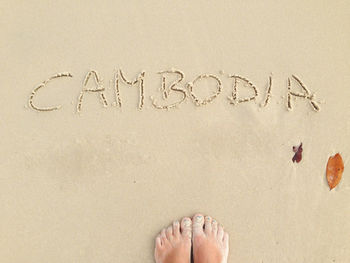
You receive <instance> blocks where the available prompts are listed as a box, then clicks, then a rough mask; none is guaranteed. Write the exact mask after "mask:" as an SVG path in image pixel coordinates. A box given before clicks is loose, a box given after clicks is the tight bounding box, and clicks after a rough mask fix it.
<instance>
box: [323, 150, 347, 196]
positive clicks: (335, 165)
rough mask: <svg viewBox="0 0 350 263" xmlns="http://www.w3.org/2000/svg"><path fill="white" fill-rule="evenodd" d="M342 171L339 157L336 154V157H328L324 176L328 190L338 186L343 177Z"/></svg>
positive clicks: (341, 160)
mask: <svg viewBox="0 0 350 263" xmlns="http://www.w3.org/2000/svg"><path fill="white" fill-rule="evenodd" d="M343 171H344V162H343V159H342V157H341V155H340V154H339V153H337V154H336V155H334V156H331V157H329V159H328V163H327V170H326V176H327V182H328V185H329V188H330V190H332V189H333V188H334V187H336V186H337V185H338V184H339V182H340V180H341V178H342V175H343Z"/></svg>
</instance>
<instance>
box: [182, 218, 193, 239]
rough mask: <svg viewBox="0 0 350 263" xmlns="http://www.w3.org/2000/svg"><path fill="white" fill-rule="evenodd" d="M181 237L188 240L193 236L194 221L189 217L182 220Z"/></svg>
mask: <svg viewBox="0 0 350 263" xmlns="http://www.w3.org/2000/svg"><path fill="white" fill-rule="evenodd" d="M181 235H182V236H183V237H187V238H191V236H192V221H191V219H190V218H188V217H184V218H183V219H182V220H181Z"/></svg>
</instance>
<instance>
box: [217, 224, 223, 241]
mask: <svg viewBox="0 0 350 263" xmlns="http://www.w3.org/2000/svg"><path fill="white" fill-rule="evenodd" d="M223 237H224V228H223V227H222V226H219V228H218V239H219V240H220V241H222V239H223Z"/></svg>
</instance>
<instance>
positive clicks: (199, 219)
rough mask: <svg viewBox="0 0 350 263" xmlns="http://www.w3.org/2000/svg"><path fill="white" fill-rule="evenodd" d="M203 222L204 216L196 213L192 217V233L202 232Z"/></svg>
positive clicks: (198, 233) (199, 233)
mask: <svg viewBox="0 0 350 263" xmlns="http://www.w3.org/2000/svg"><path fill="white" fill-rule="evenodd" d="M203 224H204V217H203V215H201V214H196V215H195V216H194V217H193V235H201V234H203Z"/></svg>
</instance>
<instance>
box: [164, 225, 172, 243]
mask: <svg viewBox="0 0 350 263" xmlns="http://www.w3.org/2000/svg"><path fill="white" fill-rule="evenodd" d="M165 235H166V237H167V239H168V240H171V239H172V238H173V227H172V226H169V227H168V228H167V229H166V231H165Z"/></svg>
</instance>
